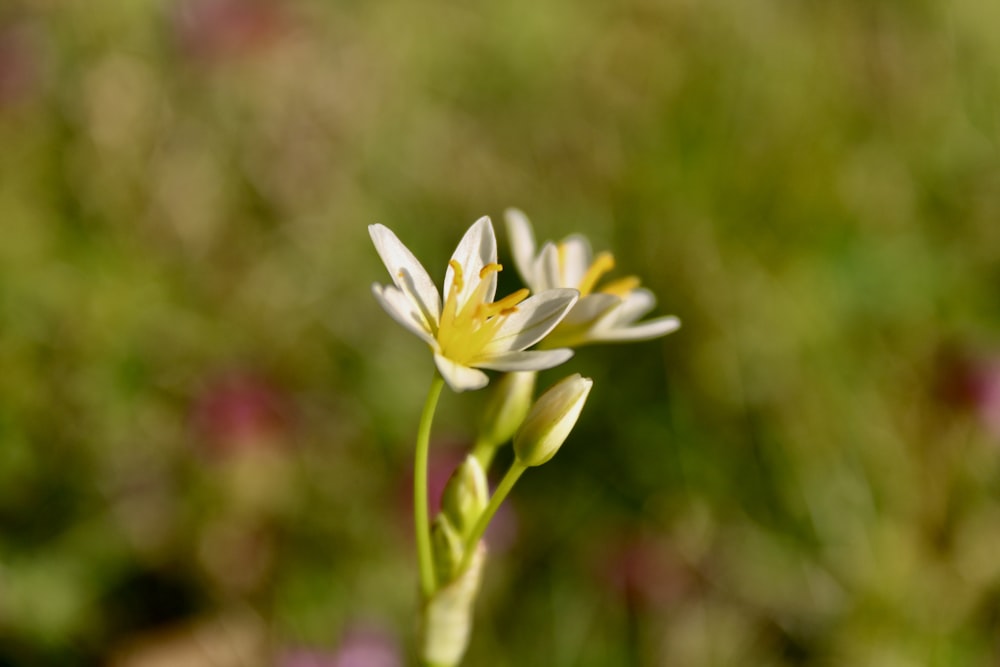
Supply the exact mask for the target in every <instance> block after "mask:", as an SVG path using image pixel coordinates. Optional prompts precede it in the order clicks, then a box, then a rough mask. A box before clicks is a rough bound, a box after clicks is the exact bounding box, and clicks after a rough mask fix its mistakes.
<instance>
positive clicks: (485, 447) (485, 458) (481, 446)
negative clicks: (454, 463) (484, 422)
mask: <svg viewBox="0 0 1000 667" xmlns="http://www.w3.org/2000/svg"><path fill="white" fill-rule="evenodd" d="M496 452H497V445H495V444H494V443H492V442H490V441H489V440H487V439H486V438H484V437H483V436H479V437H478V438H476V444H475V445H473V446H472V455H473V456H475V457H476V458H477V459H479V465H481V466H482V467H483V470H484V471H488V470H489V469H490V464H491V463H493V455H494V454H496Z"/></svg>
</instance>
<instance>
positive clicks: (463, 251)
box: [444, 215, 497, 310]
mask: <svg viewBox="0 0 1000 667" xmlns="http://www.w3.org/2000/svg"><path fill="white" fill-rule="evenodd" d="M451 259H452V260H453V261H455V262H458V265H459V266H461V267H462V285H461V289H460V290H458V302H457V303H456V305H457V306H458V309H459V310H461V309H462V306H464V305H465V303H466V302H467V301H468V300H469V297H470V296H472V293H473V292H475V290H476V288H477V287H478V286H479V283H480V282H482V281H483V280H486V281H489V282H488V283H487V286H486V291H485V292H484V293H483V299H484V300H485V301H487V302H490V301H493V297H494V296H495V295H496V292H497V274H496V271H490V272H489V273H488V274H487V275H486V277H485V278H483V277H480V275H479V274H480V272H481V271H482V270H483V267H484V266H486V265H487V264H495V263H496V261H497V237H496V234H494V233H493V223H491V222H490V219H489V218H488V217H487V216H485V215H484V216H483V217H481V218H479V220H476V222H475V223H473V225H472V226H471V227H469V231H467V232H465V236H463V237H462V240H461V241H459V242H458V247H457V248H455V252H454V253H453V254H452V256H451ZM454 280H455V270H454V269H453V268H452V266H451V263H450V262H449V264H448V270H447V271H446V272H445V274H444V294H445V298H447V297H448V294H450V293H451V285H452V283H453V282H454Z"/></svg>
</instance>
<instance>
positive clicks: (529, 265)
mask: <svg viewBox="0 0 1000 667" xmlns="http://www.w3.org/2000/svg"><path fill="white" fill-rule="evenodd" d="M503 217H504V222H506V223H507V236H509V237H510V251H511V254H512V255H514V266H515V268H517V272H518V273H519V274H520V275H521V280H523V281H524V284H525V285H527V286H528V288H529V289H531V290H532V291H537V286H536V284H537V279H536V275H535V233H534V232H533V231H532V229H531V222H529V221H528V217H527V216H526V215H524V213H522V212H521V211H519V210H518V209H516V208H509V209H507V210H506V211H504V214H503Z"/></svg>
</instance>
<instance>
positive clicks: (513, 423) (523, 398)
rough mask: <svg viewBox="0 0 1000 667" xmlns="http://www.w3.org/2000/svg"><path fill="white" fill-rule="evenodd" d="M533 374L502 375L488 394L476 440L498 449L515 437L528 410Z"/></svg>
mask: <svg viewBox="0 0 1000 667" xmlns="http://www.w3.org/2000/svg"><path fill="white" fill-rule="evenodd" d="M536 376H537V373H536V372H535V371H519V372H514V373H505V374H504V375H503V376H502V377H501V378H500V380H499V381H498V382H497V383H496V386H495V387H494V389H493V390H492V393H491V394H490V398H489V400H488V401H487V403H486V410H484V411H483V419H482V421H481V422H480V426H479V439H480V441H481V442H484V443H488V444H489V446H491V447H494V448H496V447H499V446H500V445H502V444H504V443H505V442H507V441H508V440H510V439H511V438H513V437H514V433H515V432H517V428H518V427H519V426H520V425H521V422H523V421H524V418H525V416H527V414H528V410H530V409H531V397H532V396H533V395H534V393H535V377H536Z"/></svg>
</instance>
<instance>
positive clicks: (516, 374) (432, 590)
mask: <svg viewBox="0 0 1000 667" xmlns="http://www.w3.org/2000/svg"><path fill="white" fill-rule="evenodd" d="M506 220H507V228H508V232H509V234H510V238H511V245H512V251H513V255H514V263H515V265H516V267H517V270H518V272H519V273H520V274H521V277H522V278H523V280H524V282H525V284H526V285H527V287H526V288H522V289H519V290H517V291H515V292H513V293H512V294H509V295H507V296H504V297H502V298H500V299H497V298H496V291H497V274H498V273H499V272H500V271H501V270H502V268H503V267H502V266H501V265H500V264H499V263H498V262H497V243H496V236H495V235H494V232H493V225H492V223H491V222H490V219H489V218H486V217H483V218H480V219H479V220H477V221H476V222H475V223H474V224H473V225H472V226H471V227H470V228H469V230H468V231H467V232H466V233H465V236H463V237H462V240H461V241H460V242H459V244H458V247H457V248H456V249H455V252H454V254H452V256H451V259H450V260H449V262H448V268H447V270H446V272H445V277H444V288H443V290H442V291H441V292H438V290H437V287H436V286H435V284H434V282H433V280H431V277H430V275H428V273H427V271H426V269H424V267H423V265H422V264H421V263H420V262H419V261H418V260H417V258H416V257H414V256H413V253H411V252H410V251H409V249H407V247H406V246H405V245H403V243H402V242H401V241H400V240H399V238H397V237H396V235H395V234H393V233H392V231H390V230H389V229H388V228H387V227H384V226H382V225H372V226H371V227H369V231H370V233H371V237H372V241H373V242H374V244H375V249H376V250H377V251H378V254H379V256H380V257H381V258H382V261H383V263H384V264H385V266H386V268H387V269H388V270H389V275H390V276H391V277H392V283H393V284H392V285H380V284H375V285H373V286H372V291H373V292H374V294H375V298H376V299H378V301H379V303H380V304H381V305H382V307H383V308H385V310H386V312H388V313H389V315H390V316H391V317H392V318H393V319H395V320H396V321H397V322H399V323H400V324H401V325H403V326H404V327H406V328H407V329H408V330H409V331H411V332H413V333H414V334H416V335H417V336H418V337H420V338H421V339H422V340H423V341H424V342H425V343H427V345H428V346H429V347H430V349H431V352H432V354H433V356H434V364H435V367H436V369H437V375H436V377H435V380H434V382H433V383H432V385H431V390H430V392H429V393H428V397H427V402H426V404H425V406H424V412H423V415H422V417H421V421H420V428H419V431H418V436H417V443H416V452H415V464H414V484H413V488H414V525H415V528H416V537H417V555H418V564H419V566H420V584H421V592H422V594H423V604H422V607H421V625H420V633H419V642H420V646H419V654H420V657H421V660H422V661H423V663H424V664H426V665H436V666H441V667H445V666H447V667H452V666H454V665H458V664H459V662H461V659H462V656H463V655H464V653H465V649H466V647H467V645H468V641H469V636H470V633H471V630H472V606H473V604H474V602H475V598H476V595H477V593H478V590H479V583H480V578H481V576H482V572H483V566H484V562H485V558H486V545H485V544H484V542H483V535H484V533H485V532H486V528H487V526H488V525H489V523H490V521H491V519H492V518H493V516H494V515H495V514H496V511H497V509H498V508H499V507H500V504H501V503H502V502H503V501H504V499H505V498H506V497H507V495H508V494H509V493H510V491H511V489H512V488H513V486H514V484H515V482H517V480H518V478H520V476H521V475H522V474H523V473H524V472H525V471H526V470H527V469H528V468H530V467H534V466H540V465H542V464H544V463H546V462H548V461H549V460H550V459H551V458H552V457H553V456H554V455H555V454H556V452H557V451H558V450H559V448H560V447H561V446H562V445H563V443H564V442H565V440H566V439H567V438H568V437H569V435H570V432H571V431H572V430H573V427H574V426H575V425H576V422H577V419H578V418H579V416H580V413H581V411H582V410H583V406H584V404H585V403H586V401H587V397H588V396H589V394H590V390H591V388H592V387H593V381H592V380H590V379H589V378H584V377H581V376H580V375H579V374H576V373H574V374H572V375H570V376H568V377H566V378H564V379H563V380H562V381H560V382H558V383H556V384H555V385H553V386H552V387H551V388H549V389H548V390H547V391H546V392H545V393H543V394H542V395H541V396H540V397H539V398H538V399H537V400H534V401H532V396H533V394H534V390H535V379H536V373H537V371H540V370H544V369H547V368H552V367H554V366H558V365H559V364H562V363H563V362H565V361H567V360H568V359H569V358H570V357H571V356H572V355H573V351H572V349H571V348H572V347H576V346H580V345H584V344H589V343H600V342H622V341H635V340H648V339H651V338H656V337H659V336H663V335H665V334H668V333H670V332H671V331H674V330H676V329H677V328H678V327H679V326H680V322H679V321H678V319H677V318H676V317H661V318H656V319H652V320H648V321H645V322H639V320H640V319H641V318H642V316H643V315H645V314H646V313H648V312H649V311H650V310H652V308H653V306H654V305H655V303H656V300H655V298H654V297H653V294H652V293H651V292H650V291H649V290H647V289H643V288H641V287H640V286H639V280H638V279H637V278H634V277H628V278H620V279H618V280H614V281H611V282H606V283H604V284H603V285H602V284H601V280H602V278H604V276H605V274H607V273H608V272H609V271H610V270H611V269H612V268H614V259H613V258H612V256H611V254H610V253H607V252H603V253H599V254H598V255H596V256H594V255H593V254H592V252H591V249H590V245H589V243H588V242H587V240H586V239H585V238H583V237H582V236H570V237H568V238H566V239H565V240H563V241H561V242H559V243H552V242H547V243H545V244H544V245H543V246H542V248H541V250H540V251H537V252H536V244H535V238H534V233H533V232H532V229H531V225H530V223H529V222H528V220H527V218H526V217H525V216H524V214H523V213H521V212H520V211H516V210H510V211H508V212H507V214H506ZM536 345H537V346H538V347H537V348H536V349H528V348H532V347H534V346H536ZM484 370H494V371H503V372H504V373H505V374H504V375H503V377H502V378H501V379H500V381H499V382H498V383H497V385H496V387H495V390H494V392H493V395H492V396H491V398H490V400H489V401H488V403H487V406H486V410H485V412H484V414H483V417H482V419H481V420H480V421H479V436H478V437H477V439H476V442H475V445H474V447H473V449H472V452H471V453H470V454H469V455H468V456H467V457H466V459H465V461H464V462H463V463H462V464H461V465H460V466H459V467H458V468H457V469H456V470H455V472H454V474H453V475H452V477H451V480H450V481H449V482H448V485H447V487H446V488H445V491H444V495H443V498H442V505H441V509H440V511H439V512H438V513H437V514H436V516H435V517H434V520H433V521H431V519H430V516H429V513H428V507H427V453H428V448H429V440H430V428H431V421H432V420H433V413H434V410H435V407H436V405H437V400H438V397H439V396H440V393H441V388H442V386H443V385H444V384H445V383H447V384H448V386H449V387H451V388H452V390H454V391H456V392H461V391H466V390H472V389H480V388H482V387H485V386H486V385H487V384H488V383H489V376H487V375H486V373H485V372H484ZM508 442H511V443H512V446H513V450H514V457H513V461H512V462H511V464H510V467H509V468H508V470H507V472H506V473H505V474H504V476H503V478H502V480H501V481H500V483H499V484H498V485H497V487H496V489H495V490H494V491H493V493H492V494H491V493H490V490H489V485H488V483H487V473H488V471H489V467H490V464H491V463H492V461H493V457H494V454H495V452H496V451H497V449H498V448H499V447H502V446H503V445H505V444H506V443H508Z"/></svg>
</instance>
